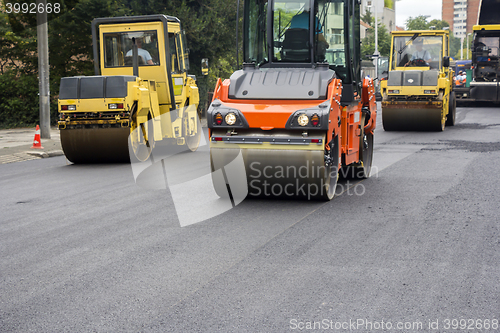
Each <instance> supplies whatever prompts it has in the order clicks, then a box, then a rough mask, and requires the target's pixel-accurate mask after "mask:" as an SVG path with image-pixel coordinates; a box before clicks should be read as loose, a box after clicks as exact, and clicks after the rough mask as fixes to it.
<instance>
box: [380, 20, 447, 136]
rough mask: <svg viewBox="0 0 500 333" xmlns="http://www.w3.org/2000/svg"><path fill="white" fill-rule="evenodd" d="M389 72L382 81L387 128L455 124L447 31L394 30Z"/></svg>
mask: <svg viewBox="0 0 500 333" xmlns="http://www.w3.org/2000/svg"><path fill="white" fill-rule="evenodd" d="M391 35H392V46H391V56H390V63H389V75H388V77H387V79H385V80H383V81H381V90H382V123H383V126H384V130H386V131H404V130H414V131H443V130H444V128H445V125H446V126H453V125H454V124H455V115H456V98H455V93H454V92H453V74H454V73H453V70H452V69H451V67H450V58H449V31H448V30H421V31H393V32H392V33H391Z"/></svg>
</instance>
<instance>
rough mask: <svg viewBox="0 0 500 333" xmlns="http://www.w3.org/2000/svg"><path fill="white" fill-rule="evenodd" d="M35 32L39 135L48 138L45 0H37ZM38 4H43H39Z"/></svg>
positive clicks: (47, 48) (48, 94) (47, 60)
mask: <svg viewBox="0 0 500 333" xmlns="http://www.w3.org/2000/svg"><path fill="white" fill-rule="evenodd" d="M36 3H37V9H40V8H41V10H37V14H36V23H37V26H36V32H37V45H38V85H39V103H40V137H41V138H42V139H50V90H49V38H48V32H47V12H46V11H45V9H46V7H47V6H46V4H47V0H37V1H36ZM40 4H43V5H42V6H40Z"/></svg>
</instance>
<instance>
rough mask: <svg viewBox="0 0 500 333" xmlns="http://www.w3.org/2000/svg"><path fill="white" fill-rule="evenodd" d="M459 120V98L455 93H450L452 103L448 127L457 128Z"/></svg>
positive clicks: (447, 118)
mask: <svg viewBox="0 0 500 333" xmlns="http://www.w3.org/2000/svg"><path fill="white" fill-rule="evenodd" d="M456 118H457V98H456V96H455V92H454V91H452V92H451V93H450V103H449V104H448V116H447V117H446V126H455V121H456Z"/></svg>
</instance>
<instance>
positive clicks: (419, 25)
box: [406, 15, 430, 30]
mask: <svg viewBox="0 0 500 333" xmlns="http://www.w3.org/2000/svg"><path fill="white" fill-rule="evenodd" d="M429 26H430V25H429V22H427V17H426V16H424V15H419V16H417V17H415V18H413V17H411V16H410V17H409V18H408V19H407V20H406V30H427V29H429Z"/></svg>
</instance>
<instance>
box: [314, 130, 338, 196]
mask: <svg viewBox="0 0 500 333" xmlns="http://www.w3.org/2000/svg"><path fill="white" fill-rule="evenodd" d="M329 146H330V150H326V151H325V169H324V170H325V174H324V175H323V178H322V180H321V183H322V184H321V186H322V189H321V191H320V194H319V195H318V197H317V199H319V200H323V201H330V200H332V199H333V197H334V196H335V190H336V188H337V181H338V178H339V177H338V175H339V137H338V136H336V137H335V138H334V139H333V140H332V141H330V144H329Z"/></svg>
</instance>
